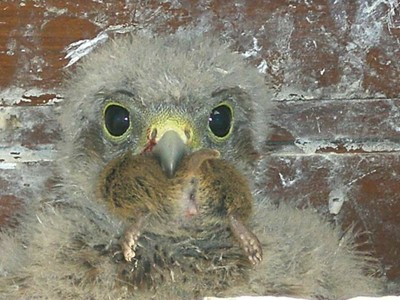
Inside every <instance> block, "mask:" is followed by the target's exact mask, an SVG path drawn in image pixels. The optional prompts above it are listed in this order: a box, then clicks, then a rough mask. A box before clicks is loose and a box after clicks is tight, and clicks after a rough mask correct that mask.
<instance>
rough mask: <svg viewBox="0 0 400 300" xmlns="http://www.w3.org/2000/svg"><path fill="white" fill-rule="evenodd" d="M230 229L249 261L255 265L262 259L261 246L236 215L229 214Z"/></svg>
mask: <svg viewBox="0 0 400 300" xmlns="http://www.w3.org/2000/svg"><path fill="white" fill-rule="evenodd" d="M229 218H230V219H229V221H230V227H231V230H232V232H233V234H234V236H235V237H236V239H237V240H238V241H239V243H240V246H241V247H242V249H243V250H244V251H245V253H246V255H247V257H248V259H249V261H250V262H251V263H252V264H253V265H257V264H259V263H260V262H261V261H262V255H263V253H262V247H261V243H260V241H259V240H258V238H257V236H256V235H255V234H254V233H253V232H251V231H250V230H249V229H248V228H247V227H246V226H245V225H244V224H243V223H242V222H241V221H240V220H239V219H238V218H237V217H235V216H230V217H229Z"/></svg>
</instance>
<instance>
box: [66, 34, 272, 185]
mask: <svg viewBox="0 0 400 300" xmlns="http://www.w3.org/2000/svg"><path fill="white" fill-rule="evenodd" d="M66 87H67V89H66V90H67V92H66V94H67V96H66V100H65V105H64V106H63V109H65V110H66V111H64V112H63V114H62V116H63V118H64V120H62V124H63V125H64V129H65V133H66V145H65V147H67V148H69V149H66V150H65V151H66V153H68V154H69V155H71V153H72V155H73V157H72V159H70V161H74V164H73V165H72V167H70V168H71V169H72V173H74V172H77V171H81V172H84V175H83V176H86V177H87V178H96V176H97V174H99V172H101V169H102V168H103V167H104V165H106V164H107V163H108V162H110V161H111V160H113V159H115V158H116V157H118V156H122V155H124V154H125V153H127V152H128V151H130V152H132V153H133V154H141V153H145V154H151V155H154V156H155V157H156V158H157V159H158V161H159V163H160V165H161V167H162V169H163V170H164V172H165V173H166V174H167V175H168V176H169V177H172V176H173V175H174V173H175V171H176V170H177V168H179V163H180V161H181V159H182V158H183V157H184V156H185V155H187V154H189V153H192V152H193V151H196V150H199V149H203V148H209V149H216V150H218V151H219V152H220V153H221V158H222V159H225V160H228V161H229V162H230V163H232V164H234V165H235V166H237V168H239V169H241V168H242V169H243V168H246V167H248V166H249V165H250V164H251V163H252V162H253V161H254V157H255V155H256V152H257V151H256V148H257V146H258V145H259V144H260V141H261V140H264V139H265V137H266V136H267V134H268V133H267V129H268V127H267V126H266V125H265V124H267V122H265V111H266V109H268V108H269V103H270V94H269V93H270V92H269V91H270V90H269V89H268V88H267V87H266V86H265V83H264V79H263V76H260V74H259V73H258V72H257V70H256V69H254V68H253V67H251V66H249V65H248V64H247V63H246V62H245V61H243V58H242V57H241V56H240V54H238V53H232V52H230V51H229V50H228V49H227V46H226V45H221V44H220V43H219V42H218V41H216V40H215V39H210V38H207V37H191V36H189V37H188V36H178V35H173V36H167V37H163V38H157V39H154V38H143V37H138V36H131V38H123V39H121V40H116V41H112V42H110V43H109V44H108V45H106V46H105V47H102V48H100V49H99V50H98V51H96V52H95V53H92V54H90V55H89V56H88V57H87V58H86V59H85V60H84V61H83V62H82V63H81V64H80V65H79V67H78V68H77V70H76V72H75V73H73V74H71V76H70V79H69V81H68V82H67V85H66ZM71 145H72V146H71ZM71 147H72V149H71Z"/></svg>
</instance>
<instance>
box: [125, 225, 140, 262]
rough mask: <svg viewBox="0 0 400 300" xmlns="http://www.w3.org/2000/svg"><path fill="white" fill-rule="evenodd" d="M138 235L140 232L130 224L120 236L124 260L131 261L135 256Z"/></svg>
mask: <svg viewBox="0 0 400 300" xmlns="http://www.w3.org/2000/svg"><path fill="white" fill-rule="evenodd" d="M139 237H140V232H139V231H138V230H137V228H136V227H134V226H131V227H129V228H128V229H127V230H125V233H124V235H123V237H122V241H121V248H122V254H123V255H124V258H125V260H126V261H132V258H134V257H135V256H136V252H135V251H136V247H137V245H138V239H139Z"/></svg>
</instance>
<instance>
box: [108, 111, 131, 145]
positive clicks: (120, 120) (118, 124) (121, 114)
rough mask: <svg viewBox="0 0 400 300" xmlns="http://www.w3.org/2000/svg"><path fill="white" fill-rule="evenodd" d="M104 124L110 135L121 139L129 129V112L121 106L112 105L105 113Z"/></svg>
mask: <svg viewBox="0 0 400 300" xmlns="http://www.w3.org/2000/svg"><path fill="white" fill-rule="evenodd" d="M104 123H105V126H106V129H107V131H108V133H109V134H111V135H112V136H115V137H119V136H121V135H123V134H124V133H125V132H126V131H127V130H128V128H129V124H130V121H129V112H128V110H127V109H126V108H124V107H122V106H120V105H116V104H111V105H109V106H107V108H106V110H105V112H104Z"/></svg>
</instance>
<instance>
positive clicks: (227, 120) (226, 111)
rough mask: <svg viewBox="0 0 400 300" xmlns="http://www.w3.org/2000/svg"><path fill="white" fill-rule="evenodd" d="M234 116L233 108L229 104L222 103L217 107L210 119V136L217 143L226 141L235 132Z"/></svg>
mask: <svg viewBox="0 0 400 300" xmlns="http://www.w3.org/2000/svg"><path fill="white" fill-rule="evenodd" d="M233 123H234V116H233V109H232V106H231V105H230V104H229V103H228V102H222V103H220V104H218V105H217V106H215V107H214V108H213V109H212V111H211V113H210V116H209V117H208V129H209V132H210V135H211V136H212V137H213V138H214V139H215V140H216V141H220V142H222V141H225V140H226V139H228V138H229V136H230V135H231V133H232V130H233Z"/></svg>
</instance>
